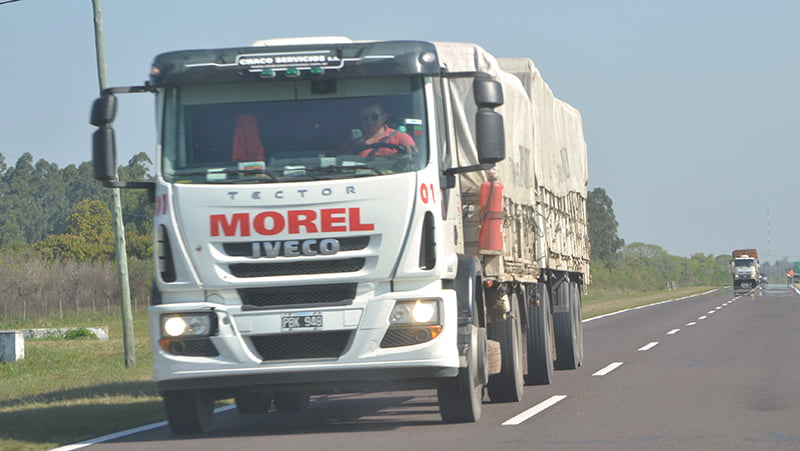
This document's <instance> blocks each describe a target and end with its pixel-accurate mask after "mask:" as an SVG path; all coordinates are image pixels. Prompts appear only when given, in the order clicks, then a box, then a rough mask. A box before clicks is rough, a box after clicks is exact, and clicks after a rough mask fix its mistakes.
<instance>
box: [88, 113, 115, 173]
mask: <svg viewBox="0 0 800 451" xmlns="http://www.w3.org/2000/svg"><path fill="white" fill-rule="evenodd" d="M92 166H94V178H95V179H97V180H99V181H101V182H109V181H112V180H115V179H116V178H117V151H116V143H115V140H114V129H113V128H111V126H110V125H104V126H102V127H100V128H98V129H97V130H96V131H95V132H94V134H93V135H92Z"/></svg>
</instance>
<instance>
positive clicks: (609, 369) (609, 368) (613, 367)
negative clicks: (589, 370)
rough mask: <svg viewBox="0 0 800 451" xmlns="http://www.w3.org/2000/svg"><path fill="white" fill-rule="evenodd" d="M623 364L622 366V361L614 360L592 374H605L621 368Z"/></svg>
mask: <svg viewBox="0 0 800 451" xmlns="http://www.w3.org/2000/svg"><path fill="white" fill-rule="evenodd" d="M621 366H622V362H614V363H612V364H610V365H608V366H606V367H605V368H603V369H602V370H600V371H598V372H596V373H594V374H592V376H605V375H606V374H608V373H610V372H612V371H614V370H616V369H617V368H619V367H621Z"/></svg>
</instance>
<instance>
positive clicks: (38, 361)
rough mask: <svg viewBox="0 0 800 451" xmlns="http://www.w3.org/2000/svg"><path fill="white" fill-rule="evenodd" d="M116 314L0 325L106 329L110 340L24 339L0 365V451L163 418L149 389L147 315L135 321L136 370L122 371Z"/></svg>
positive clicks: (29, 447)
mask: <svg viewBox="0 0 800 451" xmlns="http://www.w3.org/2000/svg"><path fill="white" fill-rule="evenodd" d="M121 323H122V321H121V319H120V315H113V316H106V317H103V316H95V317H92V318H89V319H77V318H66V319H63V320H62V319H55V320H52V321H42V320H36V321H29V322H18V323H14V324H8V323H4V324H3V325H2V328H3V329H5V330H7V329H15V328H34V327H90V326H108V328H109V340H89V339H78V340H27V341H26V342H25V358H24V359H22V360H20V361H18V362H13V363H4V364H0V380H2V390H0V449H2V450H38V449H49V448H53V447H55V446H58V445H64V444H69V443H74V442H77V441H80V440H84V439H87V438H91V437H96V436H98V435H103V434H107V433H110V432H114V431H117V430H122V429H126V428H129V427H133V426H139V425H143V424H149V423H152V422H154V421H159V420H162V419H163V418H164V414H163V407H162V405H161V399H160V398H159V397H158V395H157V394H156V392H155V388H154V386H153V384H152V382H151V368H152V358H151V353H150V346H149V342H148V332H147V317H146V313H145V312H139V313H137V314H135V315H134V338H135V357H136V364H135V366H134V367H132V368H126V367H125V357H124V351H123V340H122V331H121V329H122V324H121Z"/></svg>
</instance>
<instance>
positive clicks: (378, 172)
mask: <svg viewBox="0 0 800 451" xmlns="http://www.w3.org/2000/svg"><path fill="white" fill-rule="evenodd" d="M354 169H369V170H370V171H372V172H373V173H374V174H375V175H383V172H382V171H381V170H380V169H378V168H376V167H375V166H372V165H371V164H366V163H359V164H353V165H346V166H343V165H340V164H333V165H330V166H325V167H319V168H314V172H317V171H319V172H347V171H350V170H354ZM365 175H366V174H365Z"/></svg>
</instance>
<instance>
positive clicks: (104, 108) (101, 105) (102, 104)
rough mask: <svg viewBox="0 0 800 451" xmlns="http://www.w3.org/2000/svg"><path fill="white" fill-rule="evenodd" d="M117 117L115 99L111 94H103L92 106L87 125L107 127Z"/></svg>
mask: <svg viewBox="0 0 800 451" xmlns="http://www.w3.org/2000/svg"><path fill="white" fill-rule="evenodd" d="M116 115H117V98H116V97H115V96H114V95H113V94H104V95H103V96H101V97H98V98H97V99H96V100H95V101H94V103H93V104H92V115H91V118H90V119H89V123H90V124H92V125H94V126H95V127H100V126H103V125H109V124H111V123H112V122H114V118H115V117H116Z"/></svg>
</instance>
